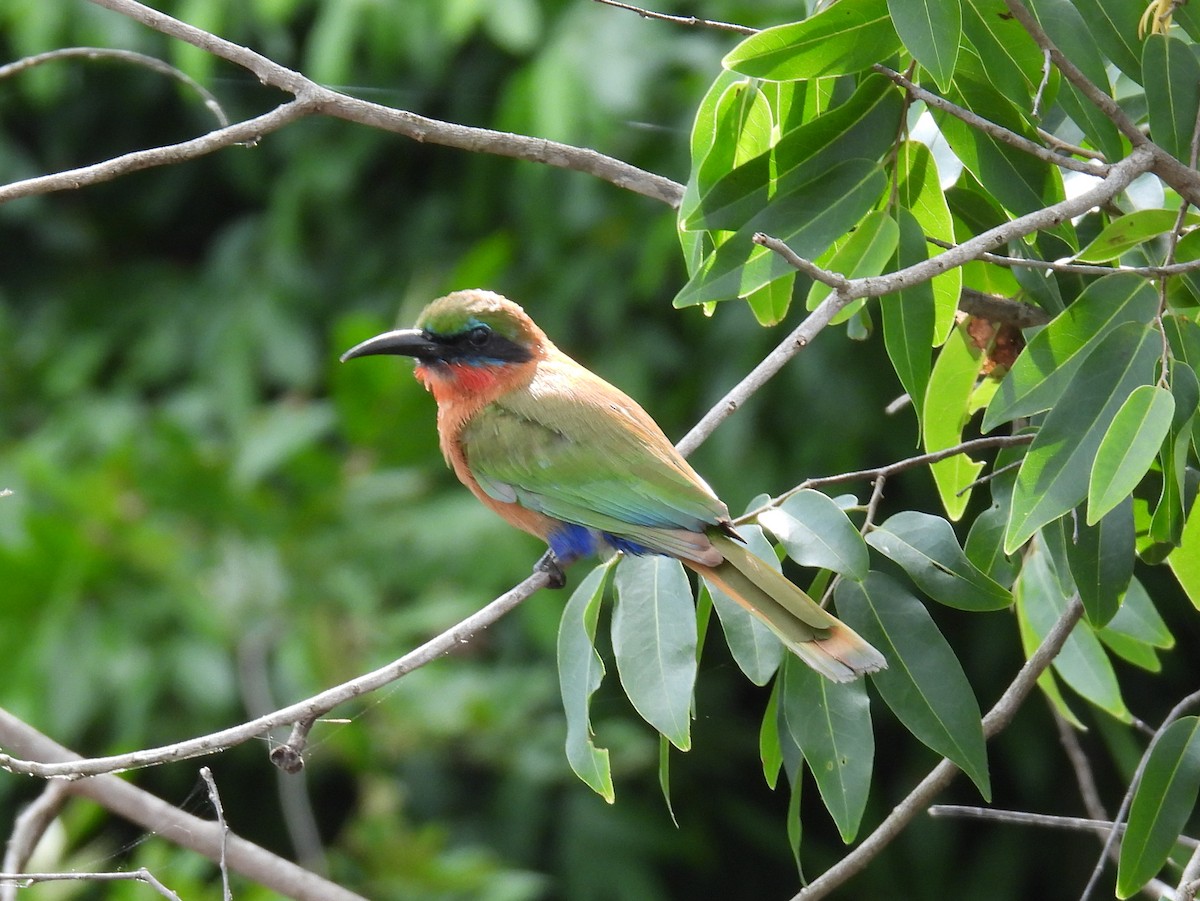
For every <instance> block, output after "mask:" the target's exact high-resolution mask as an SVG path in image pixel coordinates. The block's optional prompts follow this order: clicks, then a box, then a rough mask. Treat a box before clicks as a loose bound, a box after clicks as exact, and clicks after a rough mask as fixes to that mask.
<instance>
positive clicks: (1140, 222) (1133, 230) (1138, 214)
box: [1078, 210, 1179, 263]
mask: <svg viewBox="0 0 1200 901" xmlns="http://www.w3.org/2000/svg"><path fill="white" fill-rule="evenodd" d="M1178 216H1179V213H1178V211H1177V210H1137V211H1135V212H1132V213H1127V214H1126V215H1124V216H1118V217H1117V218H1116V219H1113V220H1112V222H1110V223H1108V225H1106V226H1104V228H1103V229H1101V231H1100V234H1098V235H1096V237H1095V238H1094V239H1093V240H1092V242H1091V243H1090V244H1088V246H1087V247H1085V248H1084V249H1083V250H1081V251H1080V252H1079V256H1078V259H1079V260H1080V261H1081V262H1084V263H1107V262H1108V261H1109V260H1115V259H1117V258H1118V257H1119V256H1121V254H1123V253H1125V252H1126V251H1127V250H1131V249H1133V248H1134V247H1137V246H1138V245H1139V244H1142V243H1144V242H1146V241H1149V240H1150V239H1151V238H1154V237H1156V236H1158V235H1161V234H1163V233H1165V232H1169V231H1170V230H1171V229H1172V228H1174V227H1175V220H1176V219H1177V218H1178Z"/></svg>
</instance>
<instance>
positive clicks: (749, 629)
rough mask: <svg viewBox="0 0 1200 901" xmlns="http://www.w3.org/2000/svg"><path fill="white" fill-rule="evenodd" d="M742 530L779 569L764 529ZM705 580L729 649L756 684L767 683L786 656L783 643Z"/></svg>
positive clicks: (751, 546) (752, 548)
mask: <svg viewBox="0 0 1200 901" xmlns="http://www.w3.org/2000/svg"><path fill="white" fill-rule="evenodd" d="M738 534H740V535H741V536H742V538H744V539H745V540H746V545H747V547H749V549H750V551H751V552H752V553H754V554H755V555H757V556H758V557H761V558H762V559H763V560H765V561H766V562H767V563H769V564H771V565H772V566H774V567H775V568H776V569H779V568H780V566H779V561H778V558H776V556H775V549H774V548H773V547H771V542H769V541H767V539H766V536H764V535H763V533H762V529H760V528H759V527H758V526H754V525H750V526H739V527H738ZM704 584H705V586H706V587H707V588H708V590H709V593H710V594H711V595H712V600H713V607H715V608H716V611H717V617H718V618H719V619H720V620H721V629H722V630H723V631H724V632H725V641H726V642H727V643H728V645H729V652H730V653H731V654H733V659H734V662H735V663H737V665H738V668H739V669H740V670H741V671H742V672H743V673H745V674H746V678H747V679H749V680H750V681H751V682H753V683H754V684H755V685H766V684H767V683H768V682H769V681H770V680H771V677H772V676H773V675H775V671H776V670H777V669H778V668H779V662H780V661H781V660H782V659H783V655H784V647H783V643H782V642H781V641H780V640H779V639H778V638H776V637H775V633H773V632H772V631H771V630H770V629H768V628H767V627H766V626H765V625H764V624H763V622H762V620H760V619H759V618H758V617H756V616H754V615H753V614H751V613H750V611H748V610H747V609H746V608H745V607H743V606H742V605H741V604H739V603H738V602H737V601H735V600H733V598H731V597H729V595H727V594H725V592H723V591H722V590H721V589H720V588H718V587H717V586H716V585H713V584H712V583H710V582H708V580H705V583H704Z"/></svg>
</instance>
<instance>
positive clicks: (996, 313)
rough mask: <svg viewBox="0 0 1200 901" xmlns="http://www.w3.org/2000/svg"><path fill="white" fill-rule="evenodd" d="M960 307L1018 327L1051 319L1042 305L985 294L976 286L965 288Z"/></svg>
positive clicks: (980, 315) (960, 299)
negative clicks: (977, 289) (1037, 305)
mask: <svg viewBox="0 0 1200 901" xmlns="http://www.w3.org/2000/svg"><path fill="white" fill-rule="evenodd" d="M958 308H959V309H960V310H962V311H963V312H964V313H970V314H971V315H972V316H978V317H979V318H980V319H988V320H991V321H992V322H1004V323H1007V324H1009V325H1015V326H1016V327H1017V328H1029V327H1030V326H1033V325H1045V324H1046V323H1047V322H1049V321H1050V314H1049V313H1047V312H1046V311H1045V310H1043V309H1042V308H1041V307H1035V306H1034V305H1033V304H1029V303H1022V302H1021V301H1019V300H1013V299H1012V298H1011V297H997V296H996V295H995V294H984V293H983V292H982V291H976V290H975V289H974V288H963V289H962V293H961V294H959V296H958Z"/></svg>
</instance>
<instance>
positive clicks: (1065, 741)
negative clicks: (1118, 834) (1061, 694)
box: [1048, 704, 1108, 820]
mask: <svg viewBox="0 0 1200 901" xmlns="http://www.w3.org/2000/svg"><path fill="white" fill-rule="evenodd" d="M1048 706H1049V707H1050V713H1051V714H1052V715H1053V716H1054V725H1055V726H1056V727H1057V729H1058V739H1059V741H1060V742H1061V743H1062V746H1063V750H1064V751H1065V752H1066V754H1067V760H1068V761H1070V763H1071V769H1072V770H1074V772H1075V782H1076V784H1077V785H1078V786H1079V796H1080V798H1082V799H1083V809H1084V810H1086V811H1087V812H1088V816H1089V817H1091V818H1092V819H1093V820H1107V819H1108V811H1106V810H1105V809H1104V802H1102V801H1101V800H1100V790H1099V789H1098V788H1097V787H1096V777H1095V775H1094V774H1093V773H1092V764H1091V761H1089V760H1088V757H1087V754H1085V753H1084V752H1083V747H1082V746H1081V745H1080V744H1079V736H1077V735H1076V734H1075V730H1074V729H1073V728H1071V724H1070V723H1068V722H1067V720H1066V717H1064V716H1063V715H1062V714H1061V713H1059V712H1058V708H1057V707H1055V706H1054V705H1053V704H1049V705H1048Z"/></svg>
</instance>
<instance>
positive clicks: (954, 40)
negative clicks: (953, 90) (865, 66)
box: [888, 0, 963, 91]
mask: <svg viewBox="0 0 1200 901" xmlns="http://www.w3.org/2000/svg"><path fill="white" fill-rule="evenodd" d="M888 10H889V11H890V12H891V14H892V24H893V25H895V27H896V33H897V34H898V35H899V37H900V40H901V41H903V42H904V46H905V48H906V49H907V50H908V52H909V53H911V54H912V55H913V57H914V58H915V59H916V61H917V62H919V63H920V64H921V65H922V66H924V67H925V68H926V70H928V72H929V74H930V75H932V76H933V80H934V81H936V82H937V83H938V87H940V88H941V89H942V90H943V91H944V90H946V89H947V88H948V87H949V86H950V77H951V76H952V75H953V74H954V65H955V63H956V62H957V61H958V47H959V44H960V43H961V42H962V24H963V23H962V6H961V5H960V4H959V0H924V2H920V3H914V2H912V0H888Z"/></svg>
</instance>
